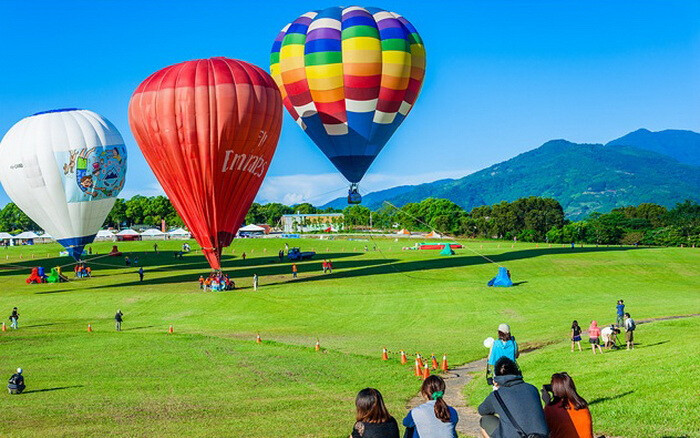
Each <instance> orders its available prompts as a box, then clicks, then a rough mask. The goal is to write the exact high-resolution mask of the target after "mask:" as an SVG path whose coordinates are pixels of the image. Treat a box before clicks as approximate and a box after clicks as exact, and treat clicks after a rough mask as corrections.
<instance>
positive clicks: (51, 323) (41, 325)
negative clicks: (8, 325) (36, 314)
mask: <svg viewBox="0 0 700 438" xmlns="http://www.w3.org/2000/svg"><path fill="white" fill-rule="evenodd" d="M50 325H58V323H55V322H50V323H48V324H32V325H25V326H22V327H23V328H31V327H48V326H50Z"/></svg>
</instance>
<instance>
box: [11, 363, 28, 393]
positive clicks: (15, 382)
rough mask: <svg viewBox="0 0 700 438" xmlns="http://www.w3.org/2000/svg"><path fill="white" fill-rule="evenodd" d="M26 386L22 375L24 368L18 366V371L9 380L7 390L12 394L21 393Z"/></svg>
mask: <svg viewBox="0 0 700 438" xmlns="http://www.w3.org/2000/svg"><path fill="white" fill-rule="evenodd" d="M24 388H26V386H25V385H24V376H22V368H17V372H16V373H15V374H13V375H12V377H10V380H9V381H8V382H7V390H8V391H9V392H10V394H21V393H22V391H24Z"/></svg>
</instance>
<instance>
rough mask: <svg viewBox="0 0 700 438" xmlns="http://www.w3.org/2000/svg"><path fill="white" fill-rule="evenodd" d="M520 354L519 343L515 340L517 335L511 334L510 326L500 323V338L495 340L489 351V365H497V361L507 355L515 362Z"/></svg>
mask: <svg viewBox="0 0 700 438" xmlns="http://www.w3.org/2000/svg"><path fill="white" fill-rule="evenodd" d="M518 356H520V352H519V351H518V343H517V342H515V337H514V336H512V335H511V334H510V326H509V325H508V324H500V325H499V326H498V339H496V340H495V341H494V342H493V346H492V347H491V351H490V353H489V361H488V362H489V365H491V366H494V365H496V362H498V360H499V359H500V358H502V357H507V358H508V359H510V360H512V361H513V362H515V361H516V359H517V358H518Z"/></svg>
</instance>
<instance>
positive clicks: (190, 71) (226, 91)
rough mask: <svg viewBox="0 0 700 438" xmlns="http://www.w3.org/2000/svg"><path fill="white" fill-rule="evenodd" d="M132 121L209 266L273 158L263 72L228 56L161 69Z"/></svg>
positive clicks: (137, 99) (278, 108)
mask: <svg viewBox="0 0 700 438" xmlns="http://www.w3.org/2000/svg"><path fill="white" fill-rule="evenodd" d="M129 123H130V125H131V130H132V131H133V133H134V137H136V141H137V142H138V144H139V147H140V148H141V150H142V151H143V154H144V156H145V157H146V160H147V161H148V164H149V165H150V166H151V169H152V170H153V173H155V175H156V178H158V181H159V182H160V183H161V185H162V186H163V190H165V193H166V194H167V195H168V197H169V198H170V200H171V201H172V203H173V205H174V207H175V209H176V210H177V212H178V213H179V214H180V217H182V219H183V221H184V222H185V224H186V225H187V227H188V228H189V230H190V231H191V232H192V234H193V236H194V237H195V239H196V240H197V242H198V243H199V244H200V246H201V247H202V250H203V252H204V254H205V256H206V257H207V261H208V262H209V264H210V265H211V267H212V268H213V269H220V268H221V266H220V258H221V251H222V248H224V247H226V246H228V245H229V244H230V243H231V240H232V239H233V237H234V236H235V234H236V231H237V230H238V228H239V227H240V225H241V224H242V222H243V219H244V217H245V215H246V213H247V212H248V209H249V208H250V204H251V203H252V202H253V199H254V198H255V195H256V194H257V192H258V189H259V188H260V184H261V183H262V181H263V178H264V177H265V174H266V173H267V169H268V166H269V164H270V161H271V160H272V156H273V155H274V152H275V149H276V147H277V140H278V139H279V135H280V130H281V125H282V98H281V96H280V93H279V90H278V89H277V86H276V85H275V83H274V81H273V80H272V78H271V77H270V75H268V74H267V73H266V72H265V71H263V70H262V69H260V68H258V67H256V66H254V65H251V64H248V63H246V62H243V61H238V60H234V59H227V58H212V59H200V60H195V61H187V62H183V63H180V64H175V65H172V66H170V67H166V68H164V69H162V70H159V71H158V72H156V73H154V74H152V75H151V76H150V77H148V78H147V79H146V80H145V81H144V82H143V83H141V85H140V86H139V87H138V88H137V89H136V91H135V92H134V95H133V96H132V98H131V102H130V103H129Z"/></svg>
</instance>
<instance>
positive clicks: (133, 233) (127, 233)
mask: <svg viewBox="0 0 700 438" xmlns="http://www.w3.org/2000/svg"><path fill="white" fill-rule="evenodd" d="M116 235H117V236H138V235H139V233H137V232H136V231H134V230H132V229H131V228H127V229H126V230H121V231H120V232H118V233H117V234H116Z"/></svg>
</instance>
